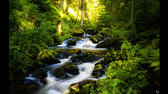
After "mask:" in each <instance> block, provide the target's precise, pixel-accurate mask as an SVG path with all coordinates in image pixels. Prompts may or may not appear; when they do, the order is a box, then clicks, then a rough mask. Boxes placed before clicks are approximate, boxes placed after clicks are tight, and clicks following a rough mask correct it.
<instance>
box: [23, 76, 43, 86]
mask: <svg viewBox="0 0 168 94" xmlns="http://www.w3.org/2000/svg"><path fill="white" fill-rule="evenodd" d="M24 79H27V81H28V80H32V81H34V82H35V83H37V84H38V85H40V86H43V83H41V82H40V80H39V79H36V78H35V77H32V74H29V76H28V77H25V78H24ZM25 82H26V81H25Z"/></svg>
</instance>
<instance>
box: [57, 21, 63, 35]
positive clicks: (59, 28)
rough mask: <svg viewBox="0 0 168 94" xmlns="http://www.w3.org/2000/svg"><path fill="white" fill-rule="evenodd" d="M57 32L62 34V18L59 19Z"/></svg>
mask: <svg viewBox="0 0 168 94" xmlns="http://www.w3.org/2000/svg"><path fill="white" fill-rule="evenodd" d="M57 32H58V33H59V34H61V32H62V30H61V21H60V20H59V21H57Z"/></svg>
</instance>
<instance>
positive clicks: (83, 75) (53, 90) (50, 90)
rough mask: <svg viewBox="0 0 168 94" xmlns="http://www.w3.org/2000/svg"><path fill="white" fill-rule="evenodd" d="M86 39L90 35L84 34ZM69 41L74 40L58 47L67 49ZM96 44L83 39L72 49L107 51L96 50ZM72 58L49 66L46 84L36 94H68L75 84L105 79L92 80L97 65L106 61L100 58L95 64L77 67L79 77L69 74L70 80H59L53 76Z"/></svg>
mask: <svg viewBox="0 0 168 94" xmlns="http://www.w3.org/2000/svg"><path fill="white" fill-rule="evenodd" d="M83 36H84V37H86V36H90V35H88V34H84V35H83ZM69 40H72V38H70V39H68V40H65V41H64V42H63V43H62V44H61V45H58V47H63V49H64V47H67V43H68V41H69ZM96 45H98V44H96V43H93V42H92V41H91V40H90V39H89V38H83V39H81V40H78V41H77V43H76V45H75V46H71V48H70V49H77V48H78V49H93V50H106V49H105V48H96ZM71 57H72V56H69V57H68V58H64V59H60V61H61V62H60V63H57V64H52V65H49V66H46V67H47V69H49V71H48V72H47V77H46V78H45V80H46V82H47V83H46V84H45V85H44V86H43V87H42V88H40V89H39V90H38V91H37V92H36V93H35V94H67V93H68V92H69V86H70V85H71V84H73V83H78V82H81V81H83V80H87V79H91V80H98V79H103V78H105V76H103V77H102V78H98V79H97V78H90V77H91V76H92V72H93V70H94V67H95V64H96V63H98V62H100V61H102V60H104V58H100V59H99V60H97V61H95V62H83V63H82V64H79V65H77V67H78V69H79V74H78V75H71V74H69V73H66V74H67V75H68V76H70V77H71V78H70V79H59V78H56V77H55V76H53V74H52V72H53V71H54V70H55V69H57V68H59V67H61V66H62V65H64V64H65V63H68V62H70V58H71Z"/></svg>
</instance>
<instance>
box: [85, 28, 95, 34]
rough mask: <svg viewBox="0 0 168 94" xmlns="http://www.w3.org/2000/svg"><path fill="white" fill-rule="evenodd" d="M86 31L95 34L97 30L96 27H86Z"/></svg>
mask: <svg viewBox="0 0 168 94" xmlns="http://www.w3.org/2000/svg"><path fill="white" fill-rule="evenodd" d="M86 33H87V34H91V35H96V34H97V31H96V28H87V29H86Z"/></svg>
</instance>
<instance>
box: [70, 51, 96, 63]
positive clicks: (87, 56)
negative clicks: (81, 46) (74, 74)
mask: <svg viewBox="0 0 168 94" xmlns="http://www.w3.org/2000/svg"><path fill="white" fill-rule="evenodd" d="M95 60H97V56H95V55H94V54H92V53H84V54H82V55H74V56H73V57H71V61H72V62H93V61H95Z"/></svg>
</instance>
